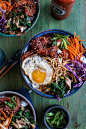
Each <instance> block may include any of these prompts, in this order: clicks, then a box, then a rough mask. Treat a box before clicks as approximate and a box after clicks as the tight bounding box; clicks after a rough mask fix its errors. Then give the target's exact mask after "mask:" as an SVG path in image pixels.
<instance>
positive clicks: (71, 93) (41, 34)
mask: <svg viewBox="0 0 86 129" xmlns="http://www.w3.org/2000/svg"><path fill="white" fill-rule="evenodd" d="M53 33H60V34H64V35H70V36H74V35H73V34H71V33H70V32H67V31H64V30H58V29H49V30H44V31H41V32H39V33H37V34H35V35H34V36H33V37H32V38H31V39H29V41H28V42H27V43H26V45H25V46H24V48H23V50H22V53H21V57H20V70H21V74H22V76H23V78H24V80H25V82H26V83H27V85H28V86H29V87H30V88H31V89H32V90H33V91H34V92H35V93H37V94H38V95H40V96H42V97H46V98H52V99H56V98H55V97H54V96H53V95H48V94H45V93H42V92H40V91H38V90H36V89H34V88H33V87H32V85H31V82H30V80H29V79H28V77H27V76H26V75H25V74H24V72H23V70H22V69H21V63H22V62H21V58H22V55H23V54H24V53H26V52H27V51H28V48H29V44H30V43H31V40H32V39H35V38H37V37H39V36H43V35H47V34H48V35H52V34H53ZM83 46H84V45H83ZM84 47H85V46H84ZM83 84H84V83H83ZM82 86H83V85H82ZM82 86H80V87H77V88H74V89H73V90H72V91H71V92H69V93H68V94H64V97H69V96H70V95H73V94H74V93H76V92H77V91H78V90H79V89H80V88H81V87H82Z"/></svg>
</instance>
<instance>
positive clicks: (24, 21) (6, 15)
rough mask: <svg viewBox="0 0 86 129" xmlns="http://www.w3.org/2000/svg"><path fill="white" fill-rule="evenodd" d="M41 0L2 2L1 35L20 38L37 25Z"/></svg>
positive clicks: (0, 12) (0, 4) (0, 14)
mask: <svg viewBox="0 0 86 129" xmlns="http://www.w3.org/2000/svg"><path fill="white" fill-rule="evenodd" d="M39 13H40V3H39V0H13V1H12V0H9V1H8V0H0V34H1V35H3V36H20V35H22V34H24V33H26V32H28V31H29V30H30V29H32V27H33V26H34V25H35V24H36V22H37V20H38V17H39Z"/></svg>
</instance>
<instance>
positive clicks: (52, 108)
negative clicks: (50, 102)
mask: <svg viewBox="0 0 86 129" xmlns="http://www.w3.org/2000/svg"><path fill="white" fill-rule="evenodd" d="M54 109H56V110H58V111H60V110H62V111H63V112H64V113H65V114H66V116H67V119H66V121H67V124H66V126H65V127H64V128H60V129H67V127H68V126H69V123H70V115H69V113H68V111H67V110H66V108H64V107H63V106H61V105H55V106H52V107H49V108H48V109H47V111H46V112H45V114H44V124H45V126H46V127H47V129H59V128H52V127H51V126H49V124H48V123H47V121H46V114H47V113H49V112H51V111H52V110H54Z"/></svg>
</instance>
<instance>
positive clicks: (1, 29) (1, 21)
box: [0, 7, 6, 32]
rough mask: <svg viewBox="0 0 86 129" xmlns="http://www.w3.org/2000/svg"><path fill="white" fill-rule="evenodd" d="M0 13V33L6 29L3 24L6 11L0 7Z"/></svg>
mask: <svg viewBox="0 0 86 129" xmlns="http://www.w3.org/2000/svg"><path fill="white" fill-rule="evenodd" d="M0 11H1V12H2V13H3V15H2V18H1V19H0V31H1V32H5V30H6V29H5V28H4V24H5V21H6V19H5V18H4V16H5V13H6V10H3V9H2V8H1V7H0Z"/></svg>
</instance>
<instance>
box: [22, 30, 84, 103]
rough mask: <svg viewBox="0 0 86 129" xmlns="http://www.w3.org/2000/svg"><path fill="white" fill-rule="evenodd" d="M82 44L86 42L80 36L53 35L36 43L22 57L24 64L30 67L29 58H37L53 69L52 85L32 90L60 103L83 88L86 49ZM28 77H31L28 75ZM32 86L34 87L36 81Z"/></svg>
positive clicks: (38, 86) (39, 86)
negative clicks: (54, 98) (43, 60)
mask: <svg viewBox="0 0 86 129" xmlns="http://www.w3.org/2000/svg"><path fill="white" fill-rule="evenodd" d="M81 41H84V40H81V39H80V38H79V35H78V36H76V33H75V32H74V36H70V35H63V34H60V33H54V34H51V35H44V36H40V37H37V38H35V39H33V40H32V41H31V44H30V46H29V48H30V49H29V48H28V51H27V52H26V53H24V54H23V56H22V64H23V62H24V61H26V64H29V63H30V62H29V63H28V57H33V55H34V54H38V55H39V56H40V57H41V58H44V59H45V60H46V61H47V63H48V64H49V65H50V66H51V68H53V75H52V79H51V81H50V82H49V83H48V84H46V85H44V84H43V83H42V84H43V85H42V84H38V83H36V82H35V87H33V88H36V89H37V90H40V91H41V92H44V93H47V94H50V95H53V96H55V97H56V98H57V99H58V100H59V101H60V98H63V97H64V94H69V93H70V92H71V91H72V90H73V89H74V88H77V87H80V86H81V85H82V84H83V83H84V81H85V80H86V49H85V47H84V45H83V44H82V42H81ZM33 63H34V62H33ZM21 67H22V66H21ZM26 67H27V65H26ZM22 69H23V68H22ZM41 69H42V66H41ZM23 71H24V69H23ZM24 72H25V71H24ZM27 76H28V77H29V75H28V74H27ZM30 76H31V75H30ZM29 79H30V78H29ZM31 83H32V84H33V80H31ZM36 85H37V87H36ZM32 86H33V85H32Z"/></svg>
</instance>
